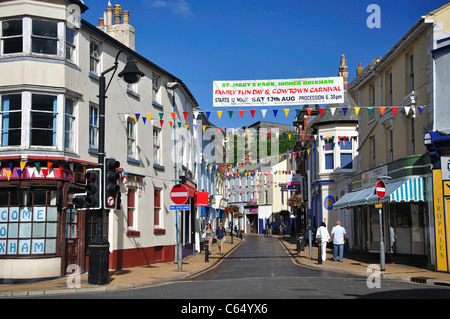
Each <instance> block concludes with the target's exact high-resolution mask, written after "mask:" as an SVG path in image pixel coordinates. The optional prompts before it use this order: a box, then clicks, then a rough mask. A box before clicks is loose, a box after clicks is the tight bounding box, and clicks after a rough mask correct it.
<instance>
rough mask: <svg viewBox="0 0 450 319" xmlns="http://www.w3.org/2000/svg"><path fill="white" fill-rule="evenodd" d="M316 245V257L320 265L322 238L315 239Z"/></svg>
mask: <svg viewBox="0 0 450 319" xmlns="http://www.w3.org/2000/svg"><path fill="white" fill-rule="evenodd" d="M317 237H319V236H317ZM317 245H318V247H317V248H319V249H317V251H318V252H319V255H318V257H317V261H318V262H319V265H322V239H321V238H319V239H318V240H317Z"/></svg>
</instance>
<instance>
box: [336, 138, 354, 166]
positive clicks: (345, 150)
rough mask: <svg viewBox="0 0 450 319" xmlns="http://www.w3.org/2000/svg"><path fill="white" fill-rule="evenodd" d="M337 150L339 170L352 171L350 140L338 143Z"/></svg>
mask: <svg viewBox="0 0 450 319" xmlns="http://www.w3.org/2000/svg"><path fill="white" fill-rule="evenodd" d="M339 148H340V150H341V152H340V155H341V168H342V169H353V150H352V149H353V147H352V140H351V139H350V140H347V141H340V142H339Z"/></svg>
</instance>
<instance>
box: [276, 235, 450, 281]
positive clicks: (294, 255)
mask: <svg viewBox="0 0 450 319" xmlns="http://www.w3.org/2000/svg"><path fill="white" fill-rule="evenodd" d="M279 241H280V244H281V245H282V246H283V248H284V249H285V251H286V253H288V254H289V255H290V257H291V259H292V260H293V261H294V262H295V263H296V264H297V265H301V266H303V267H309V268H314V269H321V270H326V271H333V272H339V273H346V274H350V275H355V276H360V277H365V278H368V277H369V276H370V275H371V274H372V272H367V271H357V270H351V269H342V268H335V267H332V266H330V264H329V263H328V262H327V264H328V265H327V264H321V265H319V264H313V263H307V262H303V261H302V260H301V258H299V255H298V254H297V253H293V252H292V247H288V244H287V243H286V242H285V240H283V239H282V238H280V240H279ZM316 261H317V260H316ZM428 274H430V275H433V272H432V273H428ZM380 276H381V278H382V279H386V280H393V281H403V282H414V281H413V278H414V277H412V276H408V275H404V274H389V273H385V272H381V274H380ZM420 283H421V284H429V285H446V286H450V279H449V280H442V279H436V278H426V277H425V278H422V282H420Z"/></svg>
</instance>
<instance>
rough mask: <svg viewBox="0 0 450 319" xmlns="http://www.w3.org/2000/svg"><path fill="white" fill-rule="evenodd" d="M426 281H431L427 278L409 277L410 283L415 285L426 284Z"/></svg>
mask: <svg viewBox="0 0 450 319" xmlns="http://www.w3.org/2000/svg"><path fill="white" fill-rule="evenodd" d="M428 279H431V278H428V277H411V281H412V282H416V283H419V284H426V283H427V280H428Z"/></svg>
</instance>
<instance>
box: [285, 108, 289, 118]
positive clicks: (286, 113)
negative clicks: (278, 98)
mask: <svg viewBox="0 0 450 319" xmlns="http://www.w3.org/2000/svg"><path fill="white" fill-rule="evenodd" d="M284 114H285V115H286V117H288V114H289V109H284Z"/></svg>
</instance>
